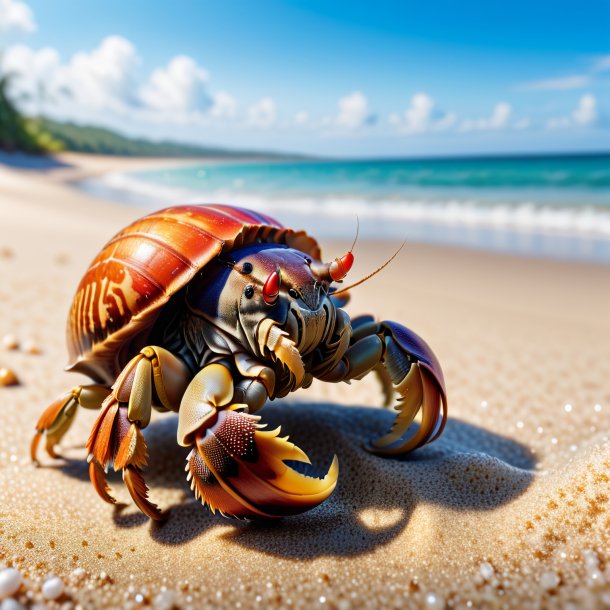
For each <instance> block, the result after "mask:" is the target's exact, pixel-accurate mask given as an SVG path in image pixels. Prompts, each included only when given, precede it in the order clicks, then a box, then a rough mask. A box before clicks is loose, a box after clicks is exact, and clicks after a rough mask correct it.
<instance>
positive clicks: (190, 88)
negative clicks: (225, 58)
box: [139, 55, 228, 118]
mask: <svg viewBox="0 0 610 610" xmlns="http://www.w3.org/2000/svg"><path fill="white" fill-rule="evenodd" d="M207 82H208V73H207V71H206V70H204V69H203V68H202V67H201V66H199V65H197V62H195V60H194V59H193V58H191V57H188V56H186V55H178V56H176V57H174V58H173V59H172V60H171V61H170V62H169V63H168V64H167V66H165V67H164V68H157V69H156V70H154V71H153V73H152V74H151V75H150V78H149V80H148V82H147V83H146V84H145V85H144V86H143V87H142V88H141V89H140V92H139V97H140V99H141V101H142V102H143V103H144V105H145V106H146V107H148V108H150V109H153V110H158V111H160V112H161V113H163V115H165V116H167V117H168V118H170V117H171V115H172V113H174V114H175V117H174V118H187V117H188V115H190V114H191V113H198V112H203V111H205V110H207V109H208V108H210V107H211V106H212V104H213V101H212V99H211V98H210V96H209V95H208V93H207V91H206V86H207ZM227 101H228V100H227V99H226V98H224V97H222V96H221V99H220V104H221V106H220V107H217V108H222V109H223V111H224V110H226V108H227Z"/></svg>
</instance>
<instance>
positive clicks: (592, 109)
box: [546, 93, 598, 129]
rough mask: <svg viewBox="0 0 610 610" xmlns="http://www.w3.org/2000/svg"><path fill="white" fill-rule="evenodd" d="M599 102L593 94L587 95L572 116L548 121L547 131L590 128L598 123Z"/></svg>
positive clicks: (581, 99) (579, 102) (580, 101)
mask: <svg viewBox="0 0 610 610" xmlns="http://www.w3.org/2000/svg"><path fill="white" fill-rule="evenodd" d="M597 119H598V114H597V100H596V99H595V96H594V95H592V94H591V93H586V94H585V95H583V96H582V97H581V98H580V100H579V101H578V106H576V108H575V109H574V110H573V111H572V112H571V113H570V116H563V117H555V118H551V119H549V120H548V121H547V124H546V126H547V129H566V128H569V127H589V126H591V125H594V124H595V123H596V122H597Z"/></svg>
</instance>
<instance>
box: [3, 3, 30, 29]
mask: <svg viewBox="0 0 610 610" xmlns="http://www.w3.org/2000/svg"><path fill="white" fill-rule="evenodd" d="M35 30H36V21H35V20H34V14H33V13H32V9H31V8H30V7H29V6H28V5H27V4H26V3H25V2H20V1H19V0H0V32H2V33H13V32H15V33H25V34H29V33H30V32H34V31H35Z"/></svg>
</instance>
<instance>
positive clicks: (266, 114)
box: [248, 97, 277, 129]
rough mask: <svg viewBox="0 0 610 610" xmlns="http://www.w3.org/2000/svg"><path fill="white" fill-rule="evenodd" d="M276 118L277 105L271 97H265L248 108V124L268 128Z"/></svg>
mask: <svg viewBox="0 0 610 610" xmlns="http://www.w3.org/2000/svg"><path fill="white" fill-rule="evenodd" d="M276 120H277V106H276V104H275V102H274V101H273V99H272V98H270V97H264V98H262V99H260V100H259V101H258V102H256V103H255V104H254V105H252V106H250V108H248V124H249V125H250V126H252V127H257V128H259V129H268V128H269V127H272V126H273V124H274V123H275V121H276Z"/></svg>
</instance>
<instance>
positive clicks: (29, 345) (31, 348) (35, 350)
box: [21, 339, 42, 355]
mask: <svg viewBox="0 0 610 610" xmlns="http://www.w3.org/2000/svg"><path fill="white" fill-rule="evenodd" d="M21 349H22V350H23V351H24V352H25V353H26V354H32V355H37V354H41V353H42V350H41V349H40V346H39V345H38V343H36V341H34V339H26V340H25V341H24V342H23V345H22V346H21Z"/></svg>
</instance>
